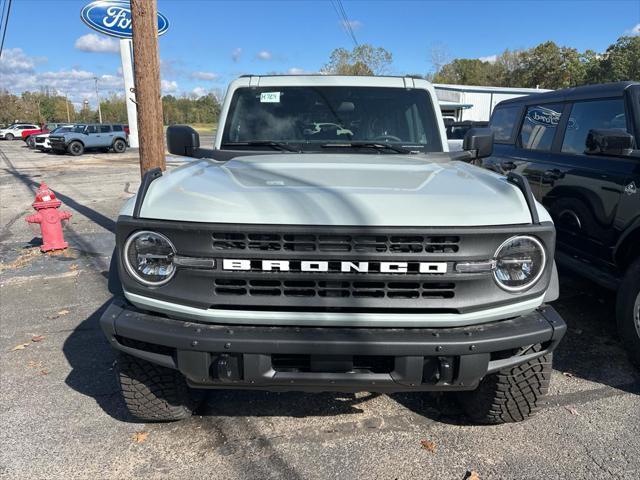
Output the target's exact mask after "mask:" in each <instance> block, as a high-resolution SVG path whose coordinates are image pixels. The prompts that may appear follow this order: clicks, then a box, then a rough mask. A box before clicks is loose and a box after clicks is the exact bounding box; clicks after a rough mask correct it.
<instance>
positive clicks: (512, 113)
mask: <svg viewBox="0 0 640 480" xmlns="http://www.w3.org/2000/svg"><path fill="white" fill-rule="evenodd" d="M519 110H520V107H518V106H513V107H498V108H496V109H495V110H494V111H493V115H491V122H489V128H491V130H493V138H494V140H495V141H496V142H506V141H508V140H509V139H511V134H512V133H513V127H514V126H515V124H516V122H517V121H518V112H519Z"/></svg>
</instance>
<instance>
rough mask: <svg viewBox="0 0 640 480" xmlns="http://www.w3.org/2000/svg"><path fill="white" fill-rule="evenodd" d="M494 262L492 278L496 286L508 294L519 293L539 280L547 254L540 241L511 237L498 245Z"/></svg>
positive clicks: (532, 238) (524, 237)
mask: <svg viewBox="0 0 640 480" xmlns="http://www.w3.org/2000/svg"><path fill="white" fill-rule="evenodd" d="M495 262H496V266H495V270H494V271H493V276H494V278H495V279H496V282H498V285H499V286H500V287H501V288H503V289H504V290H507V291H510V292H520V291H522V290H526V289H527V288H529V287H531V286H532V285H533V284H534V283H536V282H537V281H538V280H539V279H540V277H541V276H542V272H543V271H544V266H545V264H546V262H547V254H546V253H545V251H544V247H543V245H542V243H541V242H540V240H538V239H536V238H534V237H529V236H521V237H512V238H510V239H509V240H507V241H506V242H504V243H503V244H502V245H500V247H499V248H498V250H497V251H496V254H495Z"/></svg>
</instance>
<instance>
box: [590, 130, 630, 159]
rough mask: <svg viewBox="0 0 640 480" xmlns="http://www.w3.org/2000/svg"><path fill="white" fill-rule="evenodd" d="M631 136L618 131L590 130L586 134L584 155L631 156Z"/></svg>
mask: <svg viewBox="0 0 640 480" xmlns="http://www.w3.org/2000/svg"><path fill="white" fill-rule="evenodd" d="M633 146H634V142H633V135H631V134H629V133H627V132H625V131H624V130H620V129H592V130H589V133H588V134H587V140H586V141H585V147H586V150H585V153H587V154H591V155H615V156H627V155H631V151H632V150H633Z"/></svg>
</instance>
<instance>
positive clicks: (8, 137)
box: [4, 133, 16, 140]
mask: <svg viewBox="0 0 640 480" xmlns="http://www.w3.org/2000/svg"><path fill="white" fill-rule="evenodd" d="M14 138H16V137H14V136H13V133H7V134H6V135H5V136H4V139H5V140H13V139H14Z"/></svg>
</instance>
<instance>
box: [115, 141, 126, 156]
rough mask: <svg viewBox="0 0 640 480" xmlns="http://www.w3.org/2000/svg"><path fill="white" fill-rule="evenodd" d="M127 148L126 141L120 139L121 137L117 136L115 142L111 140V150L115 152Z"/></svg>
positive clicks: (121, 151)
mask: <svg viewBox="0 0 640 480" xmlns="http://www.w3.org/2000/svg"><path fill="white" fill-rule="evenodd" d="M126 149H127V143H126V142H125V141H124V140H122V139H121V138H118V139H117V140H116V141H115V142H113V151H114V152H116V153H124V151H125V150H126Z"/></svg>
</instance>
